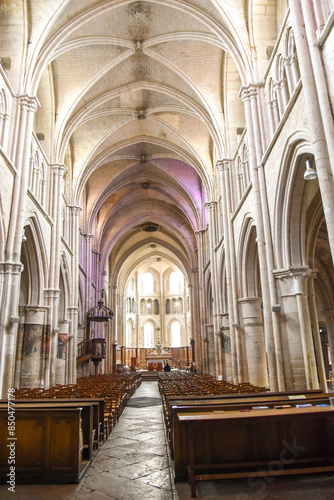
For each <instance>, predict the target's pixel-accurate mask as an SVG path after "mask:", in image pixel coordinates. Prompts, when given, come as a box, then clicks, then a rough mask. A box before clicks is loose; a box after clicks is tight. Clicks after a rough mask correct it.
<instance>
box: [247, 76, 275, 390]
mask: <svg viewBox="0 0 334 500" xmlns="http://www.w3.org/2000/svg"><path fill="white" fill-rule="evenodd" d="M241 97H242V100H243V102H244V104H245V114H246V123H247V134H248V147H249V167H250V173H251V180H252V194H253V207H254V216H255V222H256V236H257V238H256V240H257V249H258V256H259V267H260V276H261V289H262V303H263V319H264V332H265V342H266V352H267V359H268V367H269V380H270V389H271V390H272V391H277V390H278V380H277V366H276V355H275V345H274V334H273V324H272V316H271V297H270V287H269V276H268V263H267V255H266V243H267V246H268V245H269V246H270V245H271V241H267V242H266V238H265V228H264V220H263V202H264V198H265V193H264V190H263V188H262V190H261V189H260V182H259V176H258V164H259V163H260V159H261V158H262V153H263V147H262V137H261V135H260V131H259V119H258V106H257V88H256V87H255V86H254V85H250V86H249V87H247V88H245V87H244V88H242V90H241ZM271 271H272V268H271V269H270V270H269V272H271Z"/></svg>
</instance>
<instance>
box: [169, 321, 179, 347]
mask: <svg viewBox="0 0 334 500" xmlns="http://www.w3.org/2000/svg"><path fill="white" fill-rule="evenodd" d="M170 335H171V345H172V347H181V325H180V323H179V322H178V321H173V323H172V324H171V327H170Z"/></svg>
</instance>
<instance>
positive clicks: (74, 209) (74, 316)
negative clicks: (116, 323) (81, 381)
mask: <svg viewBox="0 0 334 500" xmlns="http://www.w3.org/2000/svg"><path fill="white" fill-rule="evenodd" d="M69 208H70V214H71V217H70V224H71V231H70V235H71V249H72V252H73V256H72V261H71V285H72V293H71V295H70V304H69V307H68V315H69V319H70V320H71V323H70V329H69V336H68V346H69V351H68V356H69V361H68V381H69V383H70V384H75V383H76V380H77V345H78V322H79V307H78V306H79V216H80V212H81V210H82V209H81V207H79V206H76V205H72V206H70V207H69ZM85 312H86V311H85Z"/></svg>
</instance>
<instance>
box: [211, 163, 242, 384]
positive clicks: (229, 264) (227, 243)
mask: <svg viewBox="0 0 334 500" xmlns="http://www.w3.org/2000/svg"><path fill="white" fill-rule="evenodd" d="M217 168H218V170H219V180H220V189H221V194H222V212H223V226H224V249H225V267H226V286H227V295H228V319H229V334H230V343H231V362H232V374H231V375H232V380H233V383H235V384H238V383H239V382H242V381H243V373H242V353H241V342H240V332H239V326H240V325H239V312H238V302H237V289H236V274H235V273H236V261H235V247H234V234H233V227H232V222H231V200H230V196H229V194H230V193H229V190H230V186H229V182H228V181H229V175H228V170H229V160H220V161H218V162H217ZM226 333H227V332H226Z"/></svg>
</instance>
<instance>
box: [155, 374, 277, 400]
mask: <svg viewBox="0 0 334 500" xmlns="http://www.w3.org/2000/svg"><path fill="white" fill-rule="evenodd" d="M159 389H160V393H161V394H162V395H163V394H165V395H168V396H180V397H182V396H196V395H198V396H206V395H208V396H210V395H211V396H213V395H219V394H244V393H249V394H254V393H260V392H261V393H262V392H268V391H269V388H268V387H260V386H254V385H252V384H249V383H240V384H232V383H231V382H227V381H219V380H216V379H215V378H214V377H213V376H212V375H208V374H201V373H191V372H190V373H183V372H170V373H168V374H165V373H163V374H159Z"/></svg>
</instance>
